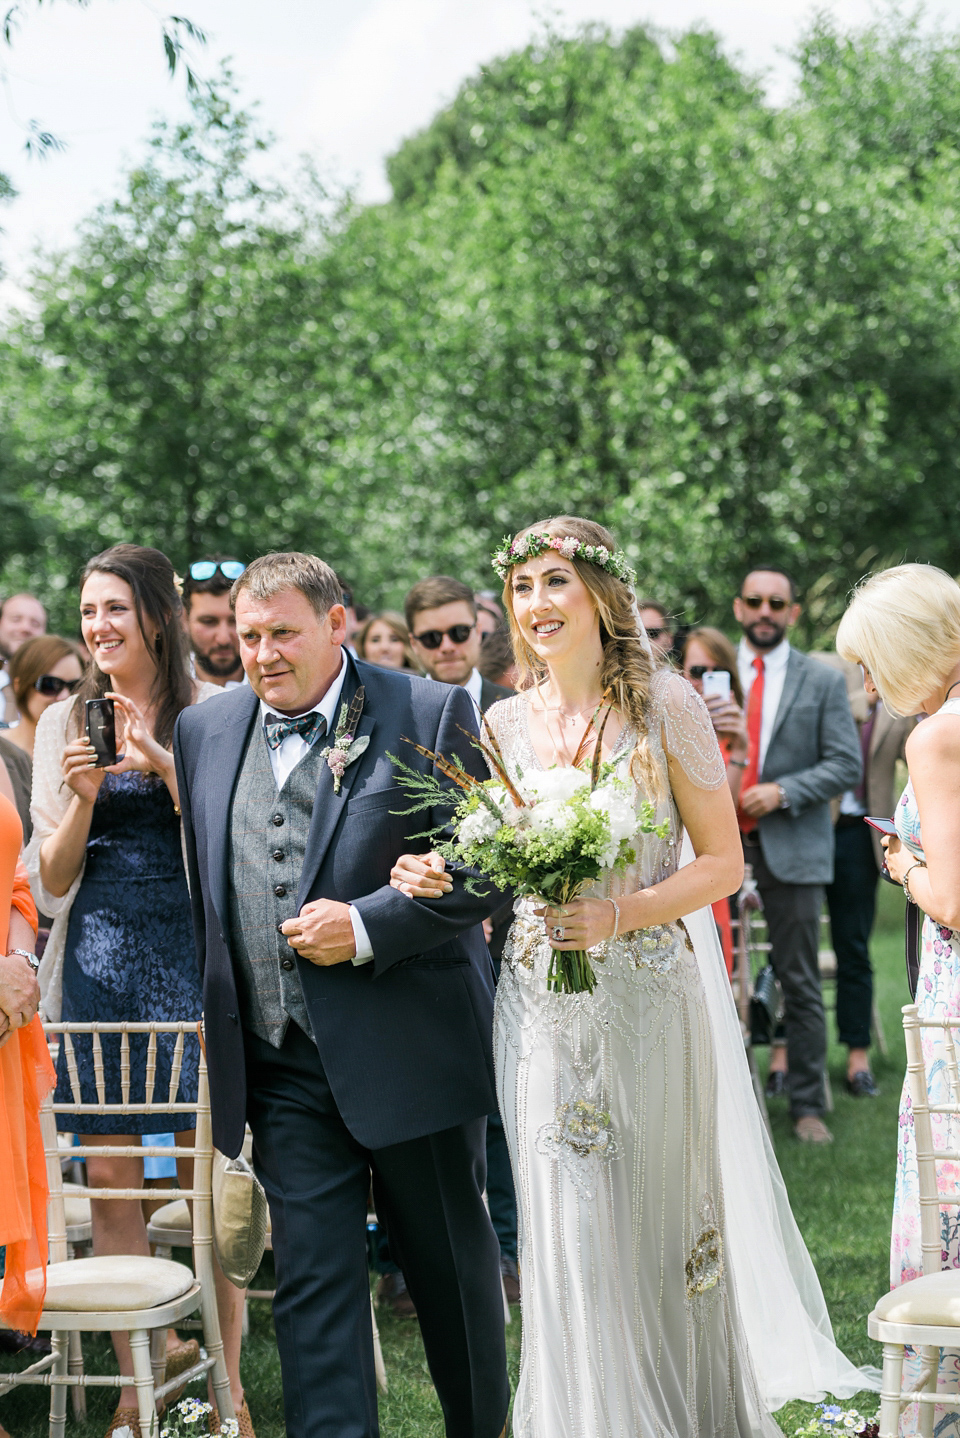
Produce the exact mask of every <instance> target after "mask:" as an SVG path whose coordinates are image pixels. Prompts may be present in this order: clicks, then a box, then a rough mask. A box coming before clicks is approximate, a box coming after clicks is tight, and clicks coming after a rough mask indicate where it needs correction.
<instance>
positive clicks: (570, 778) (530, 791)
mask: <svg viewBox="0 0 960 1438" xmlns="http://www.w3.org/2000/svg"><path fill="white" fill-rule="evenodd" d="M521 787H522V789H523V792H524V797H525V798H528V799H531V800H532V801H533V802H534V803H536V802H537V801H538V800H542V799H543V800H555V801H556V802H557V803H560V804H563V803H566V801H567V800H568V799H572V798H573V796H574V795H575V794H578V793H579V792H580V790H581V789H589V788H590V775H589V774H585V773H584V772H583V770H582V769H544V770H543V771H542V772H539V773H538V772H536V771H534V772H533V773H530V774H525V775H524V776H523V782H522V786H521Z"/></svg>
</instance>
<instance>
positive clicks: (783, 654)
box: [737, 639, 790, 783]
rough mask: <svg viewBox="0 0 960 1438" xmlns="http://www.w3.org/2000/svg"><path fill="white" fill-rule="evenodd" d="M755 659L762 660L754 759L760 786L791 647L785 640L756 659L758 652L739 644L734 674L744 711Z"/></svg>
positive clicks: (755, 675)
mask: <svg viewBox="0 0 960 1438" xmlns="http://www.w3.org/2000/svg"><path fill="white" fill-rule="evenodd" d="M758 657H759V658H760V659H762V660H763V714H762V715H761V718H760V753H759V755H758V758H757V782H758V783H759V781H760V776H761V774H762V773H763V765H764V761H765V759H766V757H767V747H768V745H769V743H770V736H771V734H772V733H773V726H774V724H775V722H776V718H777V710H778V709H779V708H780V700H781V697H782V696H783V681H784V680H785V679H786V677H787V660H788V659H789V658H790V645H789V643H788V641H787V640H786V639H781V641H780V643H779V644H778V645H777V647H776V649H768V650H766V651H765V652H763V653H761V654H759V656H758V654H757V651H756V650H755V649H752V648H751V647H750V645H749V644H748V643H747V641H746V640H745V639H741V640H740V644H739V647H738V649H737V672H738V673H739V675H740V683H741V685H742V687H743V705H744V709H745V710H746V709H747V707H748V698H749V694H750V690H751V689H752V688H753V681H754V680H755V679H756V677H757V671H756V670H755V669H754V667H753V661H754V660H755V659H756V658H758Z"/></svg>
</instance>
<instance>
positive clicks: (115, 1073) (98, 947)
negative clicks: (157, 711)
mask: <svg viewBox="0 0 960 1438" xmlns="http://www.w3.org/2000/svg"><path fill="white" fill-rule="evenodd" d="M202 1011H203V997H202V992H201V987H200V975H199V971H198V969H197V959H196V950H195V947H194V940H193V924H192V921H191V916H190V896H189V893H188V890H187V881H186V877H185V875H184V869H183V855H182V851H181V847H180V820H179V819H178V817H177V815H176V813H175V812H174V807H173V800H172V799H171V798H170V793H169V791H168V789H167V787H166V785H165V784H164V783H163V781H162V780H161V779H159V778H157V777H155V776H153V775H144V774H139V773H136V772H128V773H125V774H107V776H106V777H105V779H104V781H103V784H102V786H101V788H100V792H99V794H98V795H97V800H96V803H95V804H94V808H93V818H92V821H91V824H90V836H89V838H88V840H87V859H86V867H85V869H84V873H83V879H82V880H81V883H80V888H79V889H78V891H77V896H76V898H75V899H74V902H73V908H72V909H71V911H70V919H69V925H68V928H67V936H66V946H65V951H64V961H63V1019H64V1021H68V1020H69V1021H73V1022H76V1023H90V1022H93V1021H99V1022H104V1023H119V1022H123V1021H127V1022H137V1023H143V1022H148V1021H157V1020H187V1019H189V1020H194V1021H196V1020H198V1019H199V1018H200V1016H201V1013H202ZM175 1042H176V1038H175V1036H174V1035H173V1034H163V1035H160V1036H159V1037H158V1042H157V1069H156V1080H155V1084H154V1090H153V1094H152V1095H151V1096H150V1098H151V1099H152V1098H154V1097H155V1098H156V1099H157V1100H158V1101H160V1100H162V1101H166V1098H167V1090H168V1085H169V1082H170V1066H171V1060H172V1057H173V1050H174V1044H175ZM101 1044H102V1048H103V1066H104V1082H105V1089H106V1092H105V1095H104V1097H105V1099H106V1101H107V1102H108V1103H120V1102H121V1101H122V1098H121V1087H120V1035H119V1034H117V1035H110V1034H108V1035H104V1036H103V1037H102V1039H101ZM73 1045H74V1052H75V1055H76V1061H77V1069H78V1072H79V1076H80V1085H81V1093H82V1098H83V1102H84V1103H96V1102H97V1089H96V1081H95V1077H94V1067H93V1047H92V1041H91V1040H90V1039H89V1038H88V1037H87V1036H86V1035H77V1036H75V1037H74V1039H73ZM146 1045H147V1037H146V1035H142V1036H141V1035H131V1037H130V1059H131V1062H130V1072H131V1084H130V1101H131V1102H132V1103H142V1102H145V1101H146V1100H145V1098H144V1093H143V1088H144V1084H143V1069H144V1055H145V1053H146ZM199 1058H200V1048H199V1044H198V1042H197V1040H196V1039H195V1038H194V1037H192V1036H188V1037H187V1039H186V1042H185V1044H184V1051H183V1067H182V1070H181V1076H180V1086H179V1090H178V1102H180V1103H191V1102H193V1101H194V1100H195V1099H196V1096H197V1070H198V1067H199ZM137 1074H139V1076H140V1083H139V1086H138V1085H137V1084H136V1083H135V1082H134V1076H135V1075H137ZM56 1099H57V1100H58V1101H60V1102H63V1103H69V1102H70V1101H71V1097H70V1083H69V1079H68V1077H67V1067H66V1058H65V1054H64V1050H63V1049H62V1048H61V1051H60V1056H59V1060H58V1063H57V1092H56ZM175 1122H176V1125H177V1127H178V1128H184V1129H187V1128H193V1127H194V1122H195V1121H194V1119H193V1116H192V1115H189V1114H183V1115H179V1116H177V1118H176V1120H175ZM58 1124H59V1127H60V1128H62V1129H68V1130H74V1129H77V1130H79V1131H80V1132H82V1133H90V1134H102V1133H119V1134H135V1133H161V1132H164V1131H167V1132H169V1130H170V1128H171V1126H172V1124H171V1117H170V1115H169V1114H155V1115H149V1114H130V1115H128V1116H124V1115H122V1114H106V1115H99V1114H84V1115H83V1116H82V1117H79V1116H76V1115H71V1114H60V1115H58Z"/></svg>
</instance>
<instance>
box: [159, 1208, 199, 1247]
mask: <svg viewBox="0 0 960 1438" xmlns="http://www.w3.org/2000/svg"><path fill="white" fill-rule="evenodd" d="M150 1222H151V1224H152V1225H154V1226H155V1227H156V1228H172V1229H176V1230H177V1232H179V1233H182V1234H183V1236H184V1238H185V1240H186V1243H185V1247H189V1246H190V1206H189V1204H188V1203H187V1200H186V1199H185V1198H178V1199H175V1200H174V1202H173V1203H165V1204H164V1205H163V1207H162V1208H158V1209H157V1210H156V1212H155V1213H153V1214H151V1216H150Z"/></svg>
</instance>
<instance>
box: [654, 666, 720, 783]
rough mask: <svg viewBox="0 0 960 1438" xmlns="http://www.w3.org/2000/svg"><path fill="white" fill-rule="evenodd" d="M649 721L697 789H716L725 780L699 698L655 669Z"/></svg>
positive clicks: (676, 676) (681, 682)
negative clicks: (656, 723) (660, 728)
mask: <svg viewBox="0 0 960 1438" xmlns="http://www.w3.org/2000/svg"><path fill="white" fill-rule="evenodd" d="M650 715H651V720H656V719H659V720H660V723H661V724H662V726H663V734H664V739H665V741H666V742H665V744H664V747H665V749H666V751H667V753H668V754H672V755H673V757H674V759H676V760H677V762H678V764H679V765H680V767H681V768H682V770H683V772H684V773H685V774H686V776H687V778H688V779H689V780H690V782H691V783H692V784H696V786H697V788H698V789H720V788H722V787H723V785H724V784H725V783H726V781H727V769H726V765H725V764H724V762H723V755H722V754H721V753H720V745H719V744H718V743H717V736H716V733H715V732H714V728H713V724H712V722H711V720H710V713H709V711H708V709H707V706H706V704H704V702H703V700H702V699H701V698H700V695H699V694H698V693H697V691H696V690H695V689H694V688H693V686H692V685H691V684H689V683H688V682H687V680H686V679H684V678H682V677H681V675H679V674H672V673H671V672H670V670H668V669H661V670H659V671H658V672H657V673H656V674H655V675H654V676H653V679H652V680H651V682H650Z"/></svg>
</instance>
